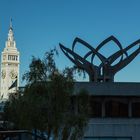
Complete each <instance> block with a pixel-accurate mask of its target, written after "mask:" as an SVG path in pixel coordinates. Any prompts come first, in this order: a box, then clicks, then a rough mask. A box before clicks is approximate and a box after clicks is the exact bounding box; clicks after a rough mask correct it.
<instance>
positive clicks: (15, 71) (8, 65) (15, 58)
mask: <svg viewBox="0 0 140 140" xmlns="http://www.w3.org/2000/svg"><path fill="white" fill-rule="evenodd" d="M18 87H19V51H18V50H17V48H16V42H15V40H14V33H13V27H12V21H10V28H9V33H8V40H7V41H6V44H5V48H4V50H3V52H2V54H1V87H0V93H1V98H2V99H8V98H9V95H10V93H14V92H16V90H17V88H18Z"/></svg>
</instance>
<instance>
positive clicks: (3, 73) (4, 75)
mask: <svg viewBox="0 0 140 140" xmlns="http://www.w3.org/2000/svg"><path fill="white" fill-rule="evenodd" d="M1 76H2V78H3V79H4V78H5V77H6V71H5V70H2V72H1Z"/></svg>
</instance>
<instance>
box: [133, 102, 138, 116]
mask: <svg viewBox="0 0 140 140" xmlns="http://www.w3.org/2000/svg"><path fill="white" fill-rule="evenodd" d="M132 117H140V102H135V103H132Z"/></svg>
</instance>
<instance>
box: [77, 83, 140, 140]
mask: <svg viewBox="0 0 140 140" xmlns="http://www.w3.org/2000/svg"><path fill="white" fill-rule="evenodd" d="M80 89H86V90H87V91H88V93H89V96H90V106H89V113H88V115H89V118H90V119H89V123H88V126H87V128H86V129H85V135H84V140H139V139H140V83H131V82H122V83H121V82H114V83H93V82H77V83H76V84H75V94H76V93H77V92H78V91H79V90H80Z"/></svg>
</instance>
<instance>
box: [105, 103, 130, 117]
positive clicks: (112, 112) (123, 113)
mask: <svg viewBox="0 0 140 140" xmlns="http://www.w3.org/2000/svg"><path fill="white" fill-rule="evenodd" d="M105 116H106V117H128V104H127V103H123V102H120V101H108V102H106V103H105Z"/></svg>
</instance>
